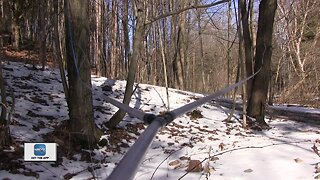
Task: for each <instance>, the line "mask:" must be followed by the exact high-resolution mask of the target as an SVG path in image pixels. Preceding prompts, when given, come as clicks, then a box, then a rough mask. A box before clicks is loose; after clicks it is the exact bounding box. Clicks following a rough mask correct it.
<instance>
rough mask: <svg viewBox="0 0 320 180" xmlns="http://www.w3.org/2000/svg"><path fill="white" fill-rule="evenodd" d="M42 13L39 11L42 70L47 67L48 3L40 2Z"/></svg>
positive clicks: (42, 0) (41, 0)
mask: <svg viewBox="0 0 320 180" xmlns="http://www.w3.org/2000/svg"><path fill="white" fill-rule="evenodd" d="M39 3H40V11H39V16H40V18H39V25H40V36H39V48H40V61H41V63H42V70H44V69H45V66H46V39H47V37H46V11H47V1H44V0H40V1H39Z"/></svg>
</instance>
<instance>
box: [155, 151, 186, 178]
mask: <svg viewBox="0 0 320 180" xmlns="http://www.w3.org/2000/svg"><path fill="white" fill-rule="evenodd" d="M183 148H184V147H180V149H177V150H175V151H173V152H172V153H170V154H169V155H168V156H167V157H166V158H165V159H163V160H162V161H161V163H160V164H158V166H157V168H156V169H155V170H154V171H153V173H152V176H151V178H150V180H151V179H153V176H154V175H155V173H156V172H157V170H158V169H159V167H160V166H161V165H162V164H163V163H164V162H165V161H166V160H167V159H168V158H169V157H170V156H171V155H173V154H174V153H176V152H178V151H180V150H181V149H183Z"/></svg>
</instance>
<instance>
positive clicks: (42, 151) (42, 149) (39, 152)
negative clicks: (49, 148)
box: [33, 144, 46, 156]
mask: <svg viewBox="0 0 320 180" xmlns="http://www.w3.org/2000/svg"><path fill="white" fill-rule="evenodd" d="M33 150H34V155H35V156H44V155H46V145H45V144H35V145H34V148H33Z"/></svg>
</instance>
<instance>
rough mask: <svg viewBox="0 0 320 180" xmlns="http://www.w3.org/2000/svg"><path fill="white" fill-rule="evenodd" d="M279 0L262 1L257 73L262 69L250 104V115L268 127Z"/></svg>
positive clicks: (257, 77) (255, 79)
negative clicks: (268, 96) (275, 21)
mask: <svg viewBox="0 0 320 180" xmlns="http://www.w3.org/2000/svg"><path fill="white" fill-rule="evenodd" d="M276 8H277V0H262V1H261V2H260V5H259V19H258V32H257V47H256V56H255V71H258V70H259V69H260V68H261V71H260V73H258V74H257V75H256V76H255V78H254V80H253V86H252V91H251V96H250V99H249V104H248V115H249V116H251V117H254V118H256V120H257V122H258V123H259V124H261V125H262V126H267V124H266V122H265V120H264V118H265V109H266V107H265V106H266V99H267V93H268V86H269V80H270V73H271V56H272V34H273V22H274V16H275V11H276Z"/></svg>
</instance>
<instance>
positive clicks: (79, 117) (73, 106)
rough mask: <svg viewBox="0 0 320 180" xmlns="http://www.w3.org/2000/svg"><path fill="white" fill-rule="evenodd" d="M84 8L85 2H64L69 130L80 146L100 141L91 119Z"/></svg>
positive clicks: (87, 40)
mask: <svg viewBox="0 0 320 180" xmlns="http://www.w3.org/2000/svg"><path fill="white" fill-rule="evenodd" d="M88 7H89V1H88V0H65V20H66V23H65V24H66V27H65V28H66V39H65V40H66V50H67V70H68V81H69V92H68V94H69V99H68V108H69V117H70V130H71V132H72V133H74V136H73V138H74V139H75V140H76V141H77V142H78V141H80V143H83V144H81V145H89V144H94V143H96V142H97V141H98V140H99V138H100V136H99V131H98V129H97V127H96V126H95V123H94V118H93V105H92V92H91V71H90V62H89V55H90V53H89V52H88V51H89V20H88V17H89V14H88V13H89V11H88ZM84 143H87V144H84Z"/></svg>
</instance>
